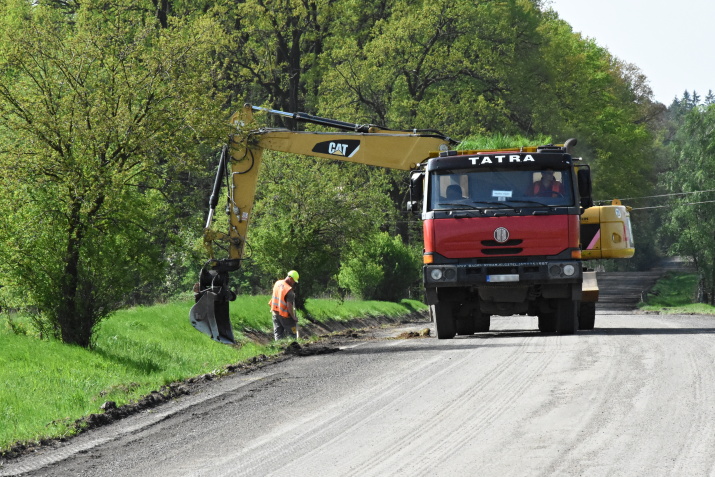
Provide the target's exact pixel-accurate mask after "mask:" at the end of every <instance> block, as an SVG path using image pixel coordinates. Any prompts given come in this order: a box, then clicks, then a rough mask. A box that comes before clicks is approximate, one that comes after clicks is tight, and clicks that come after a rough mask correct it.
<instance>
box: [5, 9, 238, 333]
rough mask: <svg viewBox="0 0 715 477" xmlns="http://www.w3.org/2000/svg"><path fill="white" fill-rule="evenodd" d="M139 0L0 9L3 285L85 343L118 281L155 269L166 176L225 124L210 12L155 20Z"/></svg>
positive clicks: (113, 299)
mask: <svg viewBox="0 0 715 477" xmlns="http://www.w3.org/2000/svg"><path fill="white" fill-rule="evenodd" d="M145 3H146V5H144V6H145V7H146V8H144V9H141V8H138V5H137V2H134V1H130V0H126V1H124V0H115V1H112V2H108V1H100V0H97V1H87V2H82V5H81V6H80V7H79V8H78V9H77V10H76V12H75V13H73V14H67V13H65V12H64V11H62V10H61V9H56V8H52V7H46V6H43V5H42V4H35V3H34V2H28V1H23V0H8V1H7V2H6V5H5V8H4V16H3V17H2V18H1V19H0V21H2V32H3V33H2V39H1V40H0V168H2V171H3V172H5V174H3V178H2V180H3V186H4V190H7V191H11V194H8V195H6V196H5V197H3V198H2V199H0V207H1V209H0V210H1V211H2V216H3V220H2V223H0V240H1V241H2V251H1V252H0V258H1V259H0V262H1V263H0V269H2V272H3V275H4V277H5V280H6V282H5V283H3V285H5V286H6V287H7V288H9V289H11V290H14V292H15V293H16V294H21V295H22V296H23V297H24V298H25V299H26V300H27V301H26V305H28V306H32V307H35V308H36V309H37V310H38V311H39V313H40V315H41V317H42V320H41V321H42V323H44V324H45V325H46V330H47V331H48V332H50V333H51V334H53V335H55V336H56V337H58V338H61V339H62V340H63V341H64V342H66V343H72V344H78V345H81V346H85V347H88V346H91V344H92V336H93V332H94V330H95V328H96V326H97V325H98V324H99V322H100V321H101V320H102V319H104V318H105V317H107V316H108V315H109V314H110V313H111V312H112V311H114V310H116V309H117V308H118V307H119V306H121V304H122V303H123V298H124V297H125V296H126V295H127V294H128V293H130V292H131V291H132V290H133V289H134V288H136V287H137V286H139V285H141V284H142V283H144V282H146V281H151V280H158V279H160V278H161V277H162V275H163V273H164V271H165V270H164V264H163V260H162V253H163V245H164V244H165V243H166V239H165V238H164V237H165V236H166V235H167V234H168V232H169V231H170V230H172V228H175V227H177V226H178V224H177V222H176V221H175V215H174V214H175V213H176V212H177V210H176V209H172V207H171V206H172V204H171V203H170V202H168V201H167V198H168V197H170V196H171V195H172V188H174V187H176V186H177V185H178V184H177V182H176V180H175V178H176V176H177V174H180V173H182V172H183V171H187V170H192V169H195V170H201V169H202V168H203V167H202V165H201V162H200V159H201V152H202V148H206V147H207V146H214V145H215V144H216V143H217V142H218V140H221V138H222V137H225V133H226V132H227V131H226V129H225V124H224V123H223V121H224V114H222V113H221V110H220V104H221V102H222V97H221V96H220V95H219V94H217V86H218V85H220V80H221V77H220V69H218V68H217V64H216V54H217V52H218V51H220V49H221V47H222V46H223V44H222V38H223V35H222V32H221V30H220V29H219V28H218V25H217V23H216V22H215V21H213V20H212V19H211V18H210V17H209V16H205V15H199V16H196V17H195V18H187V19H184V20H182V21H178V20H171V21H170V28H162V27H161V25H160V24H159V23H158V22H157V20H156V18H155V16H154V15H153V13H152V12H153V8H152V6H151V3H150V2H145ZM18 164H21V166H20V167H17V165H18Z"/></svg>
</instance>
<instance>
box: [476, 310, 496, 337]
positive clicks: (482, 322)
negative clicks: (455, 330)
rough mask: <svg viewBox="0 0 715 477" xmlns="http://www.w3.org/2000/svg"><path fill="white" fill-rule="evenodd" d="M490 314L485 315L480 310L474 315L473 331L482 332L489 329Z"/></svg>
mask: <svg viewBox="0 0 715 477" xmlns="http://www.w3.org/2000/svg"><path fill="white" fill-rule="evenodd" d="M491 321H492V316H491V315H485V314H484V313H482V312H478V313H476V314H475V315H474V331H475V332H476V333H484V332H485V331H489V325H490V324H491Z"/></svg>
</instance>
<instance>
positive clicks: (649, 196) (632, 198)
mask: <svg viewBox="0 0 715 477" xmlns="http://www.w3.org/2000/svg"><path fill="white" fill-rule="evenodd" d="M705 192H715V189H708V190H696V191H692V192H673V193H672V194H660V195H645V196H642V197H626V198H625V199H619V200H621V201H624V200H639V199H656V198H660V197H673V196H678V195H688V194H700V193H705ZM594 202H598V203H608V202H611V200H610V199H603V200H601V199H599V200H595V201H594ZM710 202H711V201H710ZM705 203H708V201H706V202H693V204H705ZM681 205H690V204H681ZM659 207H670V206H669V205H660V206H654V207H640V208H641V209H648V208H651V209H656V208H659ZM633 210H635V209H633Z"/></svg>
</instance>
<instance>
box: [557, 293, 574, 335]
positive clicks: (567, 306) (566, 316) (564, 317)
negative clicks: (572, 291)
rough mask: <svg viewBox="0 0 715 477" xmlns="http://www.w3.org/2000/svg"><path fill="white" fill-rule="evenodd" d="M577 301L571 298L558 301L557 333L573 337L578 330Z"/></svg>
mask: <svg viewBox="0 0 715 477" xmlns="http://www.w3.org/2000/svg"><path fill="white" fill-rule="evenodd" d="M577 305H578V302H577V301H573V300H571V299H570V298H564V299H560V300H556V332H557V333H559V334H562V335H572V334H574V333H575V332H576V329H577V328H578V313H577V311H576V310H577Z"/></svg>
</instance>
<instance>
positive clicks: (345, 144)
mask: <svg viewBox="0 0 715 477" xmlns="http://www.w3.org/2000/svg"><path fill="white" fill-rule="evenodd" d="M359 149H360V141H359V140H357V139H345V140H343V141H325V142H319V143H318V144H316V145H315V147H313V152H317V153H320V154H328V155H330V156H341V157H353V156H354V155H355V153H356V152H358V150H359Z"/></svg>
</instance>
